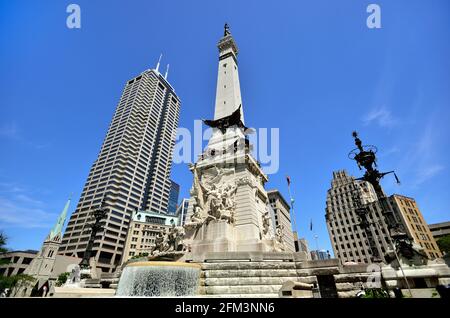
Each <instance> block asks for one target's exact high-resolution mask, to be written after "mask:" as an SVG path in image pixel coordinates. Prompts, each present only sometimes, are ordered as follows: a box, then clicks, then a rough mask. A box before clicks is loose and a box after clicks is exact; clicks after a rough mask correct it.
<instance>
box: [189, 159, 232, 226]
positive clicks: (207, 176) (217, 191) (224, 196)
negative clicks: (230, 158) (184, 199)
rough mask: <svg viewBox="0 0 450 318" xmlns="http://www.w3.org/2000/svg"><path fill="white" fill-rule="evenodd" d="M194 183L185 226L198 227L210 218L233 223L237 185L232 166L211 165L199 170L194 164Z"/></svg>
mask: <svg viewBox="0 0 450 318" xmlns="http://www.w3.org/2000/svg"><path fill="white" fill-rule="evenodd" d="M193 173H194V183H193V186H192V189H191V196H192V197H193V198H194V200H195V203H194V206H193V213H192V215H191V217H190V220H189V222H188V223H187V224H186V226H187V227H195V228H198V227H200V226H201V225H202V224H204V223H205V222H206V223H207V222H209V221H211V220H225V221H226V222H227V223H230V224H232V223H234V212H235V208H236V205H235V194H236V189H237V187H238V185H237V183H236V181H235V179H234V177H233V175H234V173H235V169H234V168H221V167H219V166H216V165H214V166H212V167H211V168H208V169H205V170H202V171H201V176H200V175H199V169H198V168H197V167H196V166H194V167H193Z"/></svg>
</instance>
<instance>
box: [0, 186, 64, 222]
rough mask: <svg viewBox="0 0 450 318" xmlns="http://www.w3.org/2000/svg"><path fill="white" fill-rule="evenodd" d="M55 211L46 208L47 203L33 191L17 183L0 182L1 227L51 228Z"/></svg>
mask: <svg viewBox="0 0 450 318" xmlns="http://www.w3.org/2000/svg"><path fill="white" fill-rule="evenodd" d="M56 216H57V215H56V214H55V213H49V212H47V211H46V210H45V204H44V203H43V202H42V201H40V200H38V199H36V198H34V197H33V195H32V193H31V191H28V190H27V189H26V187H23V186H20V185H17V184H16V183H8V182H1V183H0V227H1V228H8V227H15V228H50V227H51V226H52V224H53V222H54V220H55V219H56Z"/></svg>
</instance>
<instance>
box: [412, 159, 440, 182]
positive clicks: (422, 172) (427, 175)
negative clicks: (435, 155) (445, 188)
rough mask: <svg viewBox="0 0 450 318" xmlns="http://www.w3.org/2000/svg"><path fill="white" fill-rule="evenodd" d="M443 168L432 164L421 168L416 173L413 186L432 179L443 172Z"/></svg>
mask: <svg viewBox="0 0 450 318" xmlns="http://www.w3.org/2000/svg"><path fill="white" fill-rule="evenodd" d="M444 169H445V167H444V166H443V165H440V164H433V165H429V166H426V167H422V168H421V169H419V170H418V171H417V172H416V173H417V174H416V179H415V183H414V184H415V185H416V186H417V185H420V184H422V183H424V182H425V181H427V180H429V179H431V178H433V177H434V176H435V175H437V174H438V173H439V172H441V171H442V170H444Z"/></svg>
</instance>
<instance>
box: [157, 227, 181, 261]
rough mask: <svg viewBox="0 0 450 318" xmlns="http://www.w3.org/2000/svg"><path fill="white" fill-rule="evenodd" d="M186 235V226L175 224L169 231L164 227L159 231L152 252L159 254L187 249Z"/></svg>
mask: <svg viewBox="0 0 450 318" xmlns="http://www.w3.org/2000/svg"><path fill="white" fill-rule="evenodd" d="M184 236H185V232H184V228H183V227H182V226H175V224H173V225H172V227H171V228H170V229H169V230H168V231H167V230H166V229H164V230H163V231H161V232H159V233H158V235H157V236H156V238H155V246H154V247H153V249H152V251H151V254H152V255H158V254H161V253H167V252H180V251H185V250H186V245H185V244H184Z"/></svg>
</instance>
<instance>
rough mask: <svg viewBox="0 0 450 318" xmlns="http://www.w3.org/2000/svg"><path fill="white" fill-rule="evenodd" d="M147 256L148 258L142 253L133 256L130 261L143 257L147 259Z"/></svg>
mask: <svg viewBox="0 0 450 318" xmlns="http://www.w3.org/2000/svg"><path fill="white" fill-rule="evenodd" d="M147 256H148V253H142V254H138V255H134V256H133V257H131V258H130V259H138V258H144V257H147Z"/></svg>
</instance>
